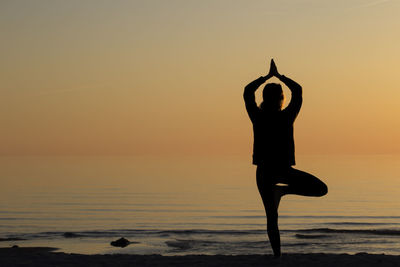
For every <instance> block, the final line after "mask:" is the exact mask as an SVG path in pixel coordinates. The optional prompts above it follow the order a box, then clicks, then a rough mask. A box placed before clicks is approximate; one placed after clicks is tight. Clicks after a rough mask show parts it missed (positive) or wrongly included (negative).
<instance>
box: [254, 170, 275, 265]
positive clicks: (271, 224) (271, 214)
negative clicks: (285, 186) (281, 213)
mask: <svg viewBox="0 0 400 267" xmlns="http://www.w3.org/2000/svg"><path fill="white" fill-rule="evenodd" d="M256 176H257V187H258V191H259V192H260V195H261V198H262V201H263V204H264V208H265V214H266V216H267V233H268V238H269V242H270V243H271V247H272V250H273V252H274V256H275V257H276V258H278V257H280V256H281V239H280V235H279V228H278V205H279V203H276V198H275V196H274V193H275V190H274V188H275V183H274V182H273V180H272V177H268V174H267V173H266V170H265V167H264V166H258V167H257V175H256Z"/></svg>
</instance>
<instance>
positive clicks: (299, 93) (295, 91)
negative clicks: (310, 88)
mask: <svg viewBox="0 0 400 267" xmlns="http://www.w3.org/2000/svg"><path fill="white" fill-rule="evenodd" d="M275 76H276V77H277V78H278V79H279V80H281V81H282V82H283V83H284V84H285V85H286V86H287V87H288V88H289V89H290V91H291V92H292V99H291V100H290V103H289V105H288V106H287V107H286V108H285V112H287V113H288V114H289V116H290V118H291V119H292V120H293V121H294V120H295V119H296V117H297V114H299V111H300V108H301V104H302V103H303V90H302V88H301V86H300V84H298V83H296V82H295V81H293V80H292V79H289V78H288V77H286V76H284V75H280V74H278V75H275Z"/></svg>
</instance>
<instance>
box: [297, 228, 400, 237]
mask: <svg viewBox="0 0 400 267" xmlns="http://www.w3.org/2000/svg"><path fill="white" fill-rule="evenodd" d="M296 232H303V233H339V234H370V235H396V236H397V235H400V230H391V229H332V228H314V229H301V230H296Z"/></svg>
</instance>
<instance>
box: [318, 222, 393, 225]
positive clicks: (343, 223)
mask: <svg viewBox="0 0 400 267" xmlns="http://www.w3.org/2000/svg"><path fill="white" fill-rule="evenodd" d="M322 224H325V225H393V224H397V223H370V222H326V223H322Z"/></svg>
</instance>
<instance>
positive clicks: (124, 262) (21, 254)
mask: <svg viewBox="0 0 400 267" xmlns="http://www.w3.org/2000/svg"><path fill="white" fill-rule="evenodd" d="M0 266H2V267H3V266H118V267H121V266H190V267H195V266H229V267H235V266H293V267H301V266H325V267H331V266H332V267H333V266H335V267H336V266H341V267H345V266H352V267H355V266H365V267H369V266H371V267H376V266H383V267H386V266H400V256H394V255H384V254H367V253H359V254H356V255H349V254H322V253H321V254H283V256H282V258H280V259H274V258H273V257H272V256H271V255H265V256H262V255H239V256H227V255H214V256H209V255H188V256H161V255H124V254H113V255H82V254H67V253H62V252H56V249H55V248H46V247H19V248H0Z"/></svg>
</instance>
